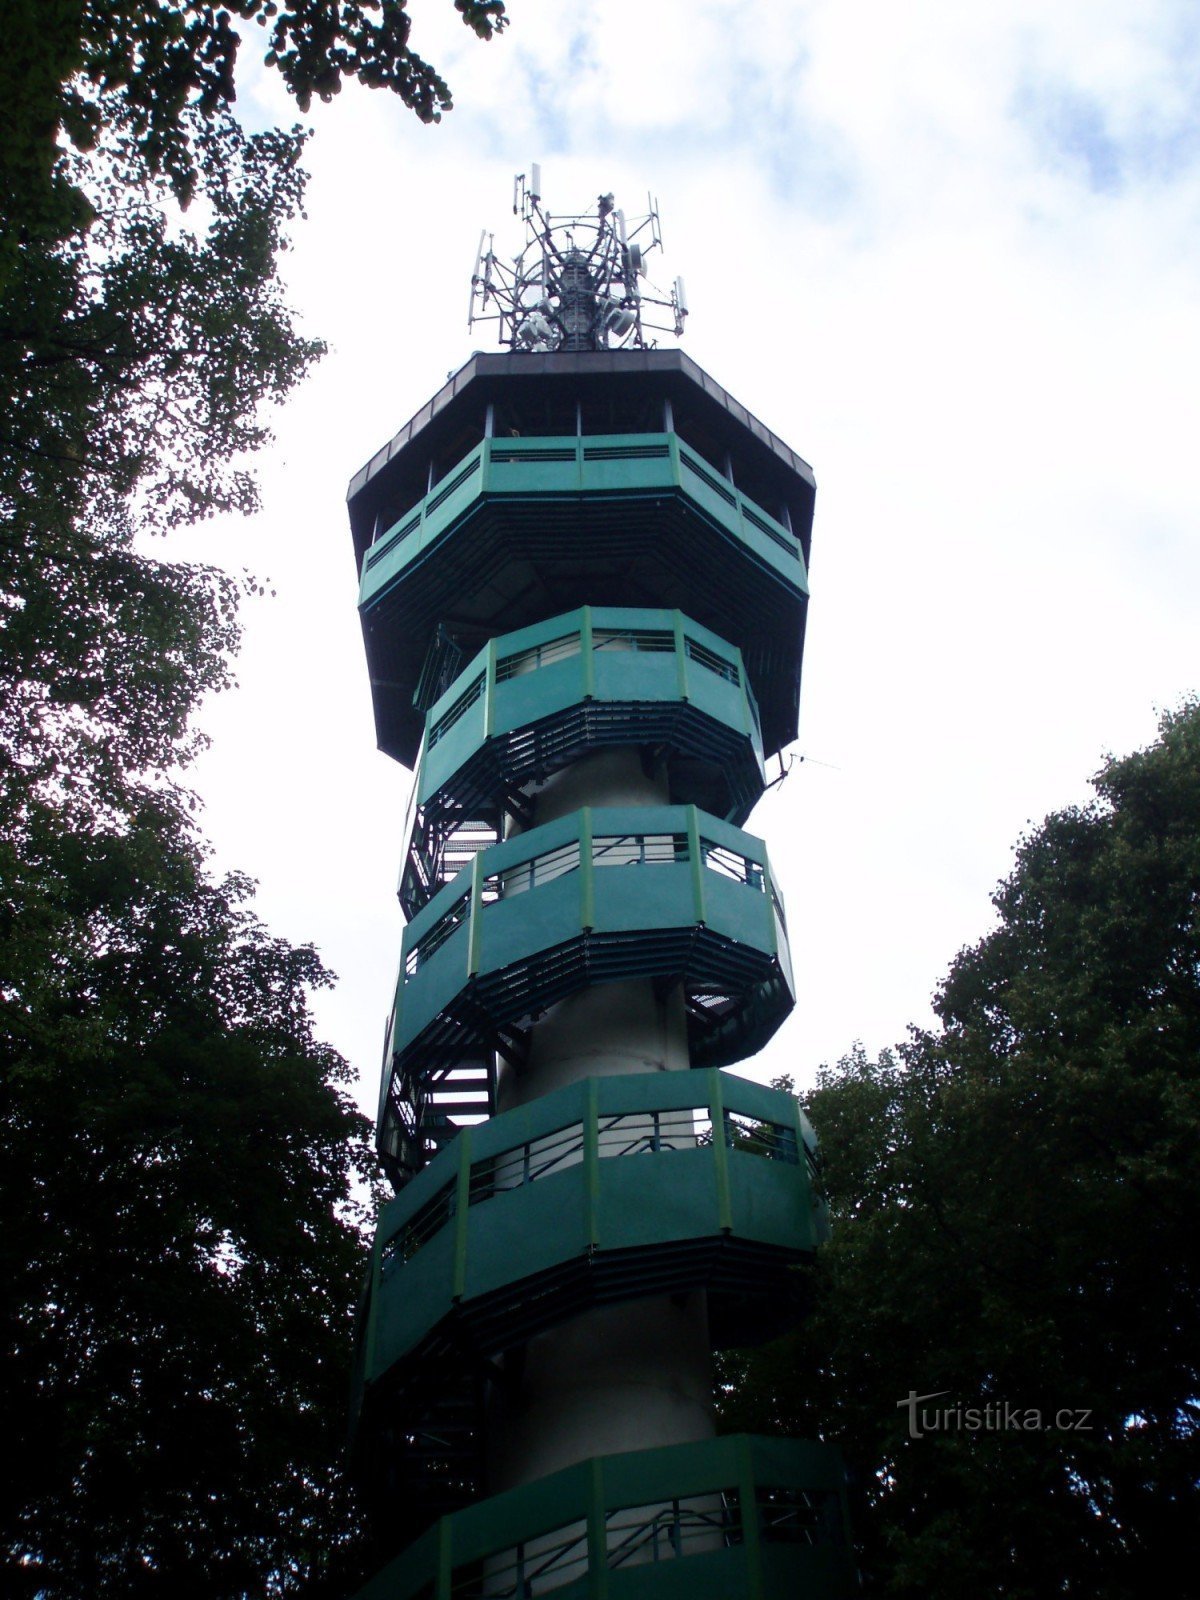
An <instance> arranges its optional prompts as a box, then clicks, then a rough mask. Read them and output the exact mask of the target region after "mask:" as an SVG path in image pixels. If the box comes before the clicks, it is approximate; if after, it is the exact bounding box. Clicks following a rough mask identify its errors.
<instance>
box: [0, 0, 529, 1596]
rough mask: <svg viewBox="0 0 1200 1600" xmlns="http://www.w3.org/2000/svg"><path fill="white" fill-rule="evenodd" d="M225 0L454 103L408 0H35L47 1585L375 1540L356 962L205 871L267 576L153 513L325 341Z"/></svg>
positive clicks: (9, 1424)
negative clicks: (250, 573)
mask: <svg viewBox="0 0 1200 1600" xmlns="http://www.w3.org/2000/svg"><path fill="white" fill-rule="evenodd" d="M457 5H458V9H459V11H460V12H461V13H462V14H463V17H464V20H465V21H466V22H467V23H468V24H469V25H471V26H472V27H473V28H474V29H475V30H476V32H478V33H480V34H481V35H483V36H484V37H487V36H489V35H490V34H491V32H493V31H494V30H495V29H496V28H498V27H499V26H501V25H502V22H503V17H502V12H503V6H502V5H500V4H499V3H498V0H481V3H475V0H457ZM234 17H236V18H238V19H240V20H241V21H243V22H247V23H256V22H257V23H261V24H263V25H264V26H265V27H267V28H268V29H269V30H270V40H269V43H270V47H271V48H270V53H269V56H268V59H269V61H270V62H271V63H272V64H273V65H274V66H275V67H277V68H278V70H279V71H280V72H281V74H282V75H283V77H284V79H285V81H286V82H287V84H288V85H289V87H290V88H291V90H292V91H293V93H294V94H295V96H296V98H297V100H298V102H299V103H300V104H301V105H302V106H303V105H307V103H308V100H309V98H310V97H311V96H312V95H313V94H316V95H319V96H322V97H327V96H328V95H329V94H331V93H333V92H334V91H336V89H337V87H338V86H339V84H340V82H341V81H342V79H343V78H344V77H347V76H357V77H358V78H360V79H361V80H363V81H364V82H367V83H373V84H379V85H383V86H386V87H388V88H391V89H393V90H395V91H396V92H398V93H399V94H400V95H401V98H402V99H404V100H405V101H406V103H408V104H409V105H411V106H412V107H413V109H414V110H415V111H416V113H417V114H418V115H419V116H421V117H423V118H425V119H426V120H430V119H432V118H435V117H436V116H437V115H438V113H439V110H440V109H441V108H442V107H444V106H446V105H448V104H449V93H448V90H447V89H446V86H445V85H444V83H442V81H441V79H440V78H438V76H437V74H436V73H435V72H434V71H433V69H432V68H429V67H428V66H427V65H426V64H425V63H423V62H421V61H420V59H419V58H418V57H416V56H415V55H414V54H413V53H412V52H411V51H410V50H409V48H408V19H407V17H406V16H405V15H404V13H403V10H402V7H401V6H400V5H398V4H395V3H392V0H383V3H382V4H377V5H376V4H371V3H370V0H363V3H361V4H359V3H354V0H351V3H344V0H337V3H335V0H297V3H296V4H293V5H291V6H289V7H288V8H287V9H285V10H282V11H280V10H279V9H278V7H277V6H276V5H275V4H274V3H273V0H245V3H236V0H235V3H231V5H230V7H229V8H228V9H227V10H224V11H222V10H218V9H216V8H213V7H211V6H209V5H207V4H205V3H202V0H184V3H183V4H167V3H166V0H140V3H128V0H89V3H88V4H86V5H81V4H79V3H78V0H12V3H11V4H10V5H9V6H8V8H7V9H6V13H5V51H4V53H3V56H2V57H0V193H2V194H3V195H4V216H3V219H2V220H0V397H2V398H3V406H2V407H0V1206H2V1208H3V1227H2V1228H0V1251H2V1252H3V1256H2V1261H0V1266H2V1268H3V1289H2V1290H0V1336H2V1338H3V1349H4V1358H5V1359H4V1367H3V1373H4V1376H3V1378H2V1379H0V1383H2V1384H3V1388H4V1414H5V1418H6V1438H5V1444H6V1451H5V1461H4V1468H3V1470H2V1471H0V1552H2V1553H0V1563H3V1569H4V1580H5V1592H6V1593H9V1592H11V1593H14V1594H16V1595H21V1594H25V1595H29V1596H33V1595H38V1596H45V1597H47V1600H51V1597H62V1600H68V1597H69V1600H83V1597H84V1596H89V1597H90V1596H106V1595H113V1596H116V1595H120V1596H122V1597H124V1596H127V1595H135V1596H137V1595H147V1596H156V1595H160V1594H161V1595H164V1596H165V1595H168V1594H169V1595H171V1596H172V1597H177V1596H187V1595H193V1594H194V1595H196V1596H200V1595H203V1596H205V1597H206V1600H207V1597H216V1600H223V1597H230V1600H232V1597H234V1596H239V1597H240V1596H251V1595H253V1596H259V1595H268V1594H272V1595H273V1594H283V1593H291V1592H294V1591H296V1590H298V1589H300V1588H303V1589H304V1591H305V1592H306V1593H308V1594H315V1593H317V1592H318V1591H320V1592H338V1590H339V1589H344V1588H345V1586H346V1583H345V1581H344V1580H345V1579H346V1577H347V1575H348V1574H349V1573H350V1572H351V1570H352V1569H353V1563H354V1551H353V1545H354V1533H353V1527H354V1523H353V1518H352V1516H351V1514H350V1510H349V1500H348V1491H347V1490H346V1488H345V1485H344V1484H343V1482H342V1479H341V1475H340V1467H339V1455H340V1448H341V1443H342V1436H343V1427H344V1407H345V1400H346V1392H347V1388H348V1367H349V1359H350V1347H351V1339H350V1326H349V1324H350V1320H351V1317H352V1311H353V1305H354V1301H355V1296H356V1290H357V1279H358V1275H359V1272H360V1269H361V1265H362V1259H363V1243H362V1238H361V1230H360V1223H361V1218H362V1196H363V1195H364V1192H369V1184H370V1171H371V1169H370V1168H369V1166H368V1164H367V1163H368V1157H367V1154H366V1151H367V1145H366V1134H367V1124H366V1122H365V1120H364V1119H363V1118H361V1117H359V1116H358V1114H357V1113H356V1112H355V1111H354V1110H353V1107H352V1105H351V1103H350V1102H349V1100H348V1098H347V1096H346V1094H345V1081H346V1078H347V1074H348V1069H347V1068H346V1065H345V1063H344V1062H342V1061H341V1059H340V1058H339V1057H338V1056H337V1055H336V1053H335V1052H333V1051H331V1050H330V1049H328V1048H327V1047H325V1046H322V1045H321V1044H319V1043H318V1042H317V1041H316V1040H315V1038H314V1037H313V1033H312V1024H311V1018H310V1014H309V1009H308V996H309V993H310V991H311V989H312V988H313V987H314V986H315V985H320V984H322V983H324V982H326V981H328V975H327V974H326V973H325V971H324V969H323V967H322V966H321V964H320V962H319V960H318V959H317V957H316V956H315V954H314V953H313V951H312V950H311V949H308V948H304V947H301V948H295V947H292V946H290V945H289V944H287V943H286V942H284V941H281V940H278V939H273V938H271V937H270V936H269V935H268V934H267V932H266V931H265V930H264V929H263V928H262V927H261V926H260V925H259V924H258V923H257V921H256V920H255V919H254V917H253V915H252V914H251V913H250V911H249V910H248V908H247V905H246V901H247V897H248V894H249V884H248V881H247V880H245V879H243V878H237V877H235V878H231V879H228V880H226V881H225V882H224V883H214V882H213V881H212V880H211V878H210V877H209V875H208V873H207V870H206V865H205V854H204V849H203V846H202V845H201V843H200V842H199V840H198V837H197V835H196V833H195V829H194V822H193V820H192V811H193V808H194V801H193V799H192V797H191V796H189V795H188V793H187V791H186V789H185V788H184V787H183V783H184V780H185V778H186V768H187V763H188V761H189V760H190V759H191V757H192V756H193V755H194V754H195V751H196V749H197V748H198V747H199V743H200V739H199V736H198V735H197V733H196V731H195V720H194V719H195V713H196V709H197V706H198V704H199V702H200V700H201V699H202V697H203V696H204V695H205V694H206V693H208V692H210V691H212V690H214V689H219V688H221V687H223V686H224V685H225V684H226V683H227V682H228V679H229V670H230V667H229V662H230V654H231V652H232V650H233V648H234V647H235V645H236V642H237V618H236V608H237V597H238V585H237V584H236V583H235V582H233V581H232V580H230V579H229V578H227V577H225V576H224V575H222V574H219V573H216V572H213V571H210V570H208V569H205V568H203V567H200V566H181V565H178V564H173V563H171V562H170V561H169V560H163V559H155V558H154V557H153V556H152V555H151V554H150V553H149V548H148V545H147V536H148V535H153V534H163V533H168V532H169V531H170V530H171V529H173V528H175V527H177V526H178V525H180V524H181V523H186V522H194V521H197V520H200V519H202V518H204V517H207V516H211V515H213V514H215V513H217V512H222V511H230V510H241V511H246V510H249V509H252V508H253V506H254V505H255V503H256V490H255V485H254V481H253V478H252V477H251V475H250V472H249V470H248V467H247V458H248V456H249V455H250V454H251V453H252V452H253V451H254V450H255V449H257V448H259V447H260V446H261V445H262V444H263V443H264V442H265V440H266V439H267V437H268V434H267V430H266V427H265V423H264V420H263V411H264V407H265V406H266V405H267V404H269V403H271V402H278V401H280V400H282V399H283V398H284V397H285V396H286V395H287V394H288V393H289V392H290V390H291V389H292V388H293V387H294V386H295V385H296V383H298V382H299V381H300V379H301V378H302V377H303V375H304V373H305V372H306V371H307V369H308V367H309V366H310V364H311V363H312V361H313V360H315V359H316V358H317V356H318V355H319V354H320V352H321V346H320V345H319V343H318V342H316V341H314V340H311V339H308V338H306V337H305V336H303V335H302V334H301V333H300V332H299V330H298V329H297V326H296V323H295V319H294V317H293V314H292V313H291V311H290V310H289V309H288V307H287V306H286V304H285V303H284V300H283V297H282V295H281V292H280V288H279V281H278V264H279V258H280V255H281V253H282V252H283V251H284V250H285V249H286V248H287V230H288V227H289V225H290V223H291V222H292V221H293V220H294V219H295V218H296V216H297V215H298V214H299V213H300V208H301V205H302V197H303V183H304V178H303V173H302V171H301V168H300V157H301V151H302V146H303V137H302V136H301V135H300V134H299V133H298V132H295V131H293V132H291V133H287V132H283V131H279V130H275V131H270V132H267V133H262V134H253V135H252V134H247V133H246V132H245V131H244V130H243V129H242V128H240V127H239V125H238V123H237V122H236V120H235V118H234V116H233V114H232V112H231V109H230V108H231V105H232V102H233V99H234V90H235V82H234V67H235V59H236V52H237V49H238V42H239V41H238V35H237V32H236V29H235V25H234V21H233V18H234ZM364 1184H366V1185H367V1186H368V1188H367V1190H366V1191H364V1188H363V1185H364ZM339 1573H340V1574H341V1577H340V1578H339Z"/></svg>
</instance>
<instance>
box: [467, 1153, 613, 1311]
mask: <svg viewBox="0 0 1200 1600" xmlns="http://www.w3.org/2000/svg"><path fill="white" fill-rule="evenodd" d="M610 1164H611V1163H610ZM586 1210H587V1197H586V1194H585V1182H584V1172H583V1160H582V1155H581V1156H580V1159H579V1164H578V1165H577V1166H576V1167H572V1168H568V1169H567V1170H566V1171H565V1172H561V1173H558V1174H555V1175H552V1176H549V1177H545V1178H540V1179H539V1180H538V1181H537V1182H536V1183H532V1184H528V1185H526V1186H525V1187H524V1188H521V1189H514V1190H513V1191H512V1192H511V1193H510V1194H505V1193H503V1192H501V1193H498V1194H496V1195H494V1196H493V1197H492V1199H490V1200H487V1201H484V1202H483V1203H482V1204H480V1205H475V1206H472V1207H471V1211H470V1215H469V1217H468V1219H467V1277H466V1290H465V1294H464V1298H465V1299H467V1300H470V1299H473V1298H474V1297H475V1296H477V1295H483V1294H487V1293H488V1292H489V1291H490V1290H492V1289H498V1288H502V1287H503V1286H504V1285H505V1284H510V1283H515V1282H518V1281H519V1280H520V1279H522V1278H527V1277H530V1276H532V1274H533V1273H535V1272H544V1271H546V1270H547V1269H548V1268H550V1267H554V1266H559V1265H561V1263H563V1262H564V1261H572V1260H574V1259H575V1258H576V1257H578V1256H583V1255H586V1254H587V1249H588V1228H587V1222H586Z"/></svg>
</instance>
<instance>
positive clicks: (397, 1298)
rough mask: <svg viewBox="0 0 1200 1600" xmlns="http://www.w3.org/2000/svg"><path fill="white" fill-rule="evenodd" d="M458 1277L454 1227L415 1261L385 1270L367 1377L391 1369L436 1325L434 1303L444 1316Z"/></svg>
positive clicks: (374, 1312) (374, 1310) (374, 1313)
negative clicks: (431, 1315)
mask: <svg viewBox="0 0 1200 1600" xmlns="http://www.w3.org/2000/svg"><path fill="white" fill-rule="evenodd" d="M453 1282H454V1229H453V1227H449V1228H445V1229H443V1231H442V1232H441V1233H440V1234H438V1235H437V1236H436V1237H435V1238H433V1239H431V1240H430V1241H429V1243H428V1244H426V1245H425V1246H424V1247H423V1248H422V1249H421V1250H420V1251H419V1252H418V1253H417V1254H416V1255H415V1256H414V1257H413V1259H412V1260H411V1261H406V1262H397V1263H395V1264H394V1265H393V1266H392V1267H391V1269H390V1270H388V1269H387V1268H385V1269H384V1270H383V1272H382V1273H381V1274H380V1280H379V1289H378V1296H377V1298H376V1301H375V1305H374V1307H373V1308H372V1311H371V1313H369V1315H370V1317H371V1322H372V1325H373V1329H374V1335H375V1342H374V1349H373V1351H372V1358H373V1359H372V1364H371V1367H370V1370H369V1371H368V1372H367V1378H368V1380H372V1379H374V1378H376V1377H378V1376H379V1374H380V1373H381V1372H386V1371H387V1370H388V1368H389V1367H390V1366H392V1364H393V1363H394V1362H396V1361H398V1360H399V1359H400V1358H401V1357H402V1356H403V1355H405V1354H406V1353H407V1352H408V1351H409V1350H411V1349H412V1348H413V1346H414V1345H415V1344H417V1343H418V1342H419V1341H420V1340H421V1339H423V1338H424V1337H425V1335H426V1334H427V1333H428V1332H429V1329H430V1327H431V1326H432V1323H431V1320H430V1308H431V1307H433V1306H436V1307H437V1308H438V1316H439V1317H441V1316H443V1315H445V1313H446V1312H447V1311H448V1310H449V1309H450V1302H451V1298H452V1288H453Z"/></svg>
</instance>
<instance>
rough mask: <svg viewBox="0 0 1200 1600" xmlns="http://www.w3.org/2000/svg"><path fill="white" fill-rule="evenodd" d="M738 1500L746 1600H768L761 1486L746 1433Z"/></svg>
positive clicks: (740, 1449) (739, 1442) (740, 1455)
mask: <svg viewBox="0 0 1200 1600" xmlns="http://www.w3.org/2000/svg"><path fill="white" fill-rule="evenodd" d="M736 1445H737V1455H738V1500H739V1501H740V1503H741V1511H742V1545H743V1548H744V1549H745V1551H746V1600H767V1596H766V1590H765V1589H764V1588H763V1566H762V1524H761V1522H760V1521H759V1515H758V1487H757V1485H756V1483H755V1481H754V1457H753V1455H752V1453H751V1448H750V1440H749V1439H748V1438H746V1436H745V1435H744V1434H743V1435H742V1436H741V1437H740V1438H739V1439H738V1440H737V1441H736Z"/></svg>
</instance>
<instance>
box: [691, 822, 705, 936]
mask: <svg viewBox="0 0 1200 1600" xmlns="http://www.w3.org/2000/svg"><path fill="white" fill-rule="evenodd" d="M687 839H688V862H689V864H690V866H691V873H692V906H693V909H694V911H695V913H696V921H697V922H699V923H701V924H703V923H705V922H706V921H707V920H708V919H707V916H706V914H705V904H704V862H703V861H702V859H701V856H700V823H699V820H698V819H697V816H696V808H695V806H689V807H688V808H687Z"/></svg>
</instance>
